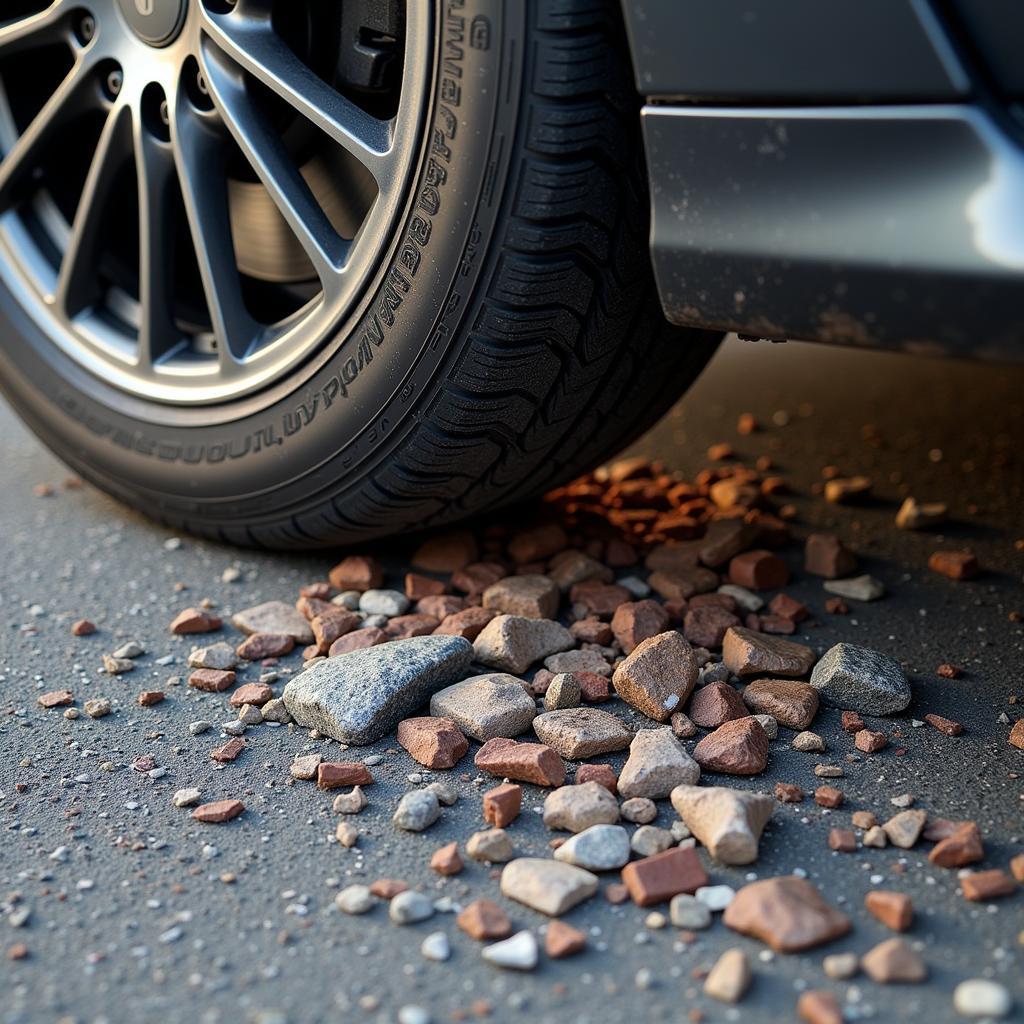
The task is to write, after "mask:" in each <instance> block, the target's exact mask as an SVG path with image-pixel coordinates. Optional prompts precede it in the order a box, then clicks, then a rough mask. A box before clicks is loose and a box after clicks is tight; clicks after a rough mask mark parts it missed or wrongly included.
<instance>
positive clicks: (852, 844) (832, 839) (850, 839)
mask: <svg viewBox="0 0 1024 1024" xmlns="http://www.w3.org/2000/svg"><path fill="white" fill-rule="evenodd" d="M828 848H829V849H830V850H835V851H836V852H838V853H853V852H854V851H855V850H856V849H857V836H856V835H855V834H854V833H853V832H851V831H850V830H849V829H848V828H834V829H830V830H829V834H828Z"/></svg>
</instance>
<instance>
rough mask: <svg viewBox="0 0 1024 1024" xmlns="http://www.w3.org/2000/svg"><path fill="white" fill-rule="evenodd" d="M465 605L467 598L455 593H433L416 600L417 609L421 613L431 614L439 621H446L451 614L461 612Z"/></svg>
mask: <svg viewBox="0 0 1024 1024" xmlns="http://www.w3.org/2000/svg"><path fill="white" fill-rule="evenodd" d="M465 607H466V599H465V598H464V597H456V596H455V595H454V594H436V595H434V594H432V595H430V596H429V597H422V598H420V600H419V601H417V602H416V611H417V613H418V614H419V615H429V616H431V618H435V619H437V620H438V622H444V620H445V619H447V618H448V616H449V615H454V614H455V613H456V612H461V611H462V610H463V609H464V608H465Z"/></svg>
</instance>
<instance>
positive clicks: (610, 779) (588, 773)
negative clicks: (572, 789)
mask: <svg viewBox="0 0 1024 1024" xmlns="http://www.w3.org/2000/svg"><path fill="white" fill-rule="evenodd" d="M584 782H596V783H598V784H599V785H601V786H604V788H605V789H607V790H608V792H609V793H616V794H617V793H618V791H619V780H618V778H617V777H616V775H615V769H614V768H612V766H611V765H610V764H581V765H580V766H579V768H577V769H576V785H577V786H582V785H583V783H584Z"/></svg>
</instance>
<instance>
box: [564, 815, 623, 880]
mask: <svg viewBox="0 0 1024 1024" xmlns="http://www.w3.org/2000/svg"><path fill="white" fill-rule="evenodd" d="M555 860H560V861H562V862H563V863H565V864H575V865H576V867H578V868H585V869H586V870H587V871H616V870H617V869H618V868H621V867H622V866H623V865H624V864H625V863H626V862H627V861H628V860H629V833H627V832H626V830H625V829H624V828H623V827H622V826H621V825H591V826H590V828H587V829H584V830H583V831H582V832H578V833H577V834H576V835H574V836H570V837H569V838H568V839H567V840H566V841H565V842H564V843H562V845H561V846H559V847H558V849H557V850H555Z"/></svg>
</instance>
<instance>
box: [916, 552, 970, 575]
mask: <svg viewBox="0 0 1024 1024" xmlns="http://www.w3.org/2000/svg"><path fill="white" fill-rule="evenodd" d="M928 568H929V569H931V570H932V572H937V573H939V574H940V575H942V576H948V577H949V578H950V579H951V580H970V579H974V577H975V576H977V575H978V573H979V572H980V568H979V566H978V559H977V557H976V556H975V555H974V553H973V552H971V551H950V550H948V549H947V550H941V551H934V552H932V555H931V557H930V558H929V559H928Z"/></svg>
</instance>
